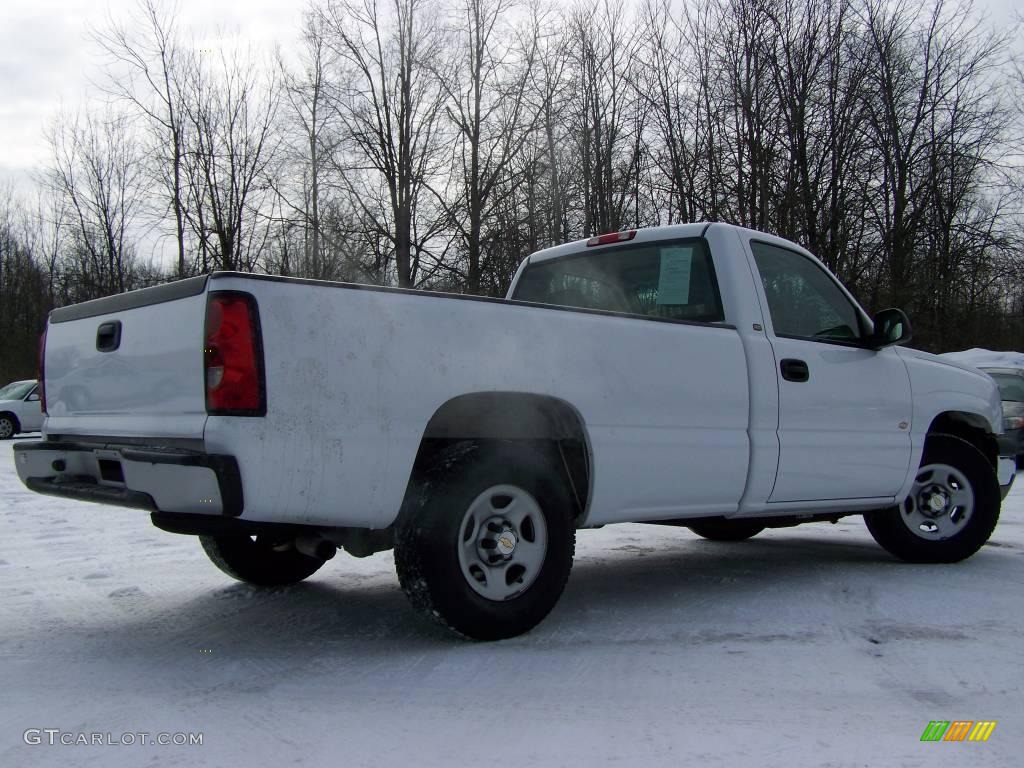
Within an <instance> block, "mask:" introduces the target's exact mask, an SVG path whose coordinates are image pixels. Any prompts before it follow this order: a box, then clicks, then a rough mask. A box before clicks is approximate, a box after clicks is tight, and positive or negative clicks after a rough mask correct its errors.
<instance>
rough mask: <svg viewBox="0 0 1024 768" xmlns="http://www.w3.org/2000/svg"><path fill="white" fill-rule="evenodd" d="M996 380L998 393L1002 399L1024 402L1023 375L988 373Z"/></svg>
mask: <svg viewBox="0 0 1024 768" xmlns="http://www.w3.org/2000/svg"><path fill="white" fill-rule="evenodd" d="M989 375H990V376H991V377H992V378H993V379H995V380H996V385H997V386H998V387H999V395H1000V397H1002V398H1003V400H1008V401H1012V402H1014V403H1024V376H1013V375H1011V374H1008V373H991V374H989Z"/></svg>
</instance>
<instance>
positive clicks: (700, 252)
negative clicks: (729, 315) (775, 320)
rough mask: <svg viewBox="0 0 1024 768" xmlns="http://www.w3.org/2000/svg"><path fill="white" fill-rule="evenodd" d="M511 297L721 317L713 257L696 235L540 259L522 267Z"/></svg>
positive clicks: (669, 314) (566, 304)
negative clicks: (689, 237)
mask: <svg viewBox="0 0 1024 768" xmlns="http://www.w3.org/2000/svg"><path fill="white" fill-rule="evenodd" d="M512 298H513V299H515V300H517V301H535V302H538V303H541V304H556V305H558V306H563V307H577V308H579V309H602V310H605V311H608V312H622V313H626V314H631V315H646V316H648V317H660V318H666V319H671V320H690V321H698V322H705V323H708V322H716V321H720V320H722V319H723V315H722V303H721V301H720V299H719V295H718V286H717V284H716V283H715V275H714V271H713V267H712V265H711V259H710V257H709V256H708V251H707V246H706V244H705V243H704V241H703V240H701V239H699V238H692V239H687V240H673V241H664V240H662V241H658V242H655V243H650V244H643V243H642V244H638V245H628V246H620V247H618V248H610V249H607V250H603V251H597V252H592V251H591V252H588V251H585V252H583V253H581V254H579V255H574V256H567V257H564V258H560V259H553V260H552V261H543V262H541V263H539V264H537V265H535V266H528V267H527V268H526V270H525V271H524V272H523V275H522V277H521V278H520V280H519V283H518V284H517V285H516V290H515V293H514V294H513V296H512Z"/></svg>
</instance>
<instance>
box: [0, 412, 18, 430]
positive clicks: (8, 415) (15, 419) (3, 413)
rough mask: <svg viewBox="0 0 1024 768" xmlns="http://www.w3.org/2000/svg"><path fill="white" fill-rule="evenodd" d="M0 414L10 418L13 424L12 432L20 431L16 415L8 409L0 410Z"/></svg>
mask: <svg viewBox="0 0 1024 768" xmlns="http://www.w3.org/2000/svg"><path fill="white" fill-rule="evenodd" d="M0 416H6V417H8V418H9V419H10V420H11V423H12V424H14V434H17V433H18V432H21V422H20V421H18V417H17V416H15V415H14V414H13V413H11V412H10V411H0Z"/></svg>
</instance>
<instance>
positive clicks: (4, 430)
mask: <svg viewBox="0 0 1024 768" xmlns="http://www.w3.org/2000/svg"><path fill="white" fill-rule="evenodd" d="M42 428H43V410H42V408H41V407H40V404H39V383H38V382H36V381H33V380H31V379H28V380H25V381H12V382H11V383H10V384H8V385H7V386H6V387H4V388H3V389H0V440H6V439H7V438H9V437H14V435H16V434H18V433H19V432H38V431H39V430H40V429H42Z"/></svg>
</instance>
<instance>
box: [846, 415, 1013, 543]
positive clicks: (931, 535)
mask: <svg viewBox="0 0 1024 768" xmlns="http://www.w3.org/2000/svg"><path fill="white" fill-rule="evenodd" d="M999 504H1000V498H999V481H998V480H997V479H996V474H995V471H994V470H993V469H992V465H991V464H990V463H989V462H988V460H987V459H986V458H985V456H984V455H982V453H981V452H980V451H979V450H978V449H977V448H975V447H974V446H973V445H971V444H970V443H968V442H967V441H966V440H961V439H960V438H958V437H954V436H952V435H933V436H931V437H929V438H928V441H927V442H926V443H925V448H924V455H923V456H922V458H921V467H920V469H918V470H917V476H916V477H915V478H914V485H913V488H911V491H910V495H909V496H907V498H906V499H905V500H904V501H903V503H902V504H901V505H900V506H897V507H890V508H888V509H882V510H878V511H876V512H869V513H868V514H866V515H864V521H865V522H866V523H867V526H868V531H870V532H871V535H872V536H873V537H874V539H875V541H877V542H878V543H879V544H880V545H882V547H884V548H885V549H886V550H887V551H888V552H889V553H891V554H893V555H895V556H896V557H898V558H900V559H901V560H906V561H907V562H910V563H956V562H959V561H960V560H964V559H966V558H968V557H970V556H971V555H973V554H974V553H975V552H977V551H978V550H979V549H981V547H982V545H983V544H984V543H985V542H986V541H988V539H989V537H990V536H991V535H992V531H993V530H995V527H996V523H997V522H998V521H999Z"/></svg>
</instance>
